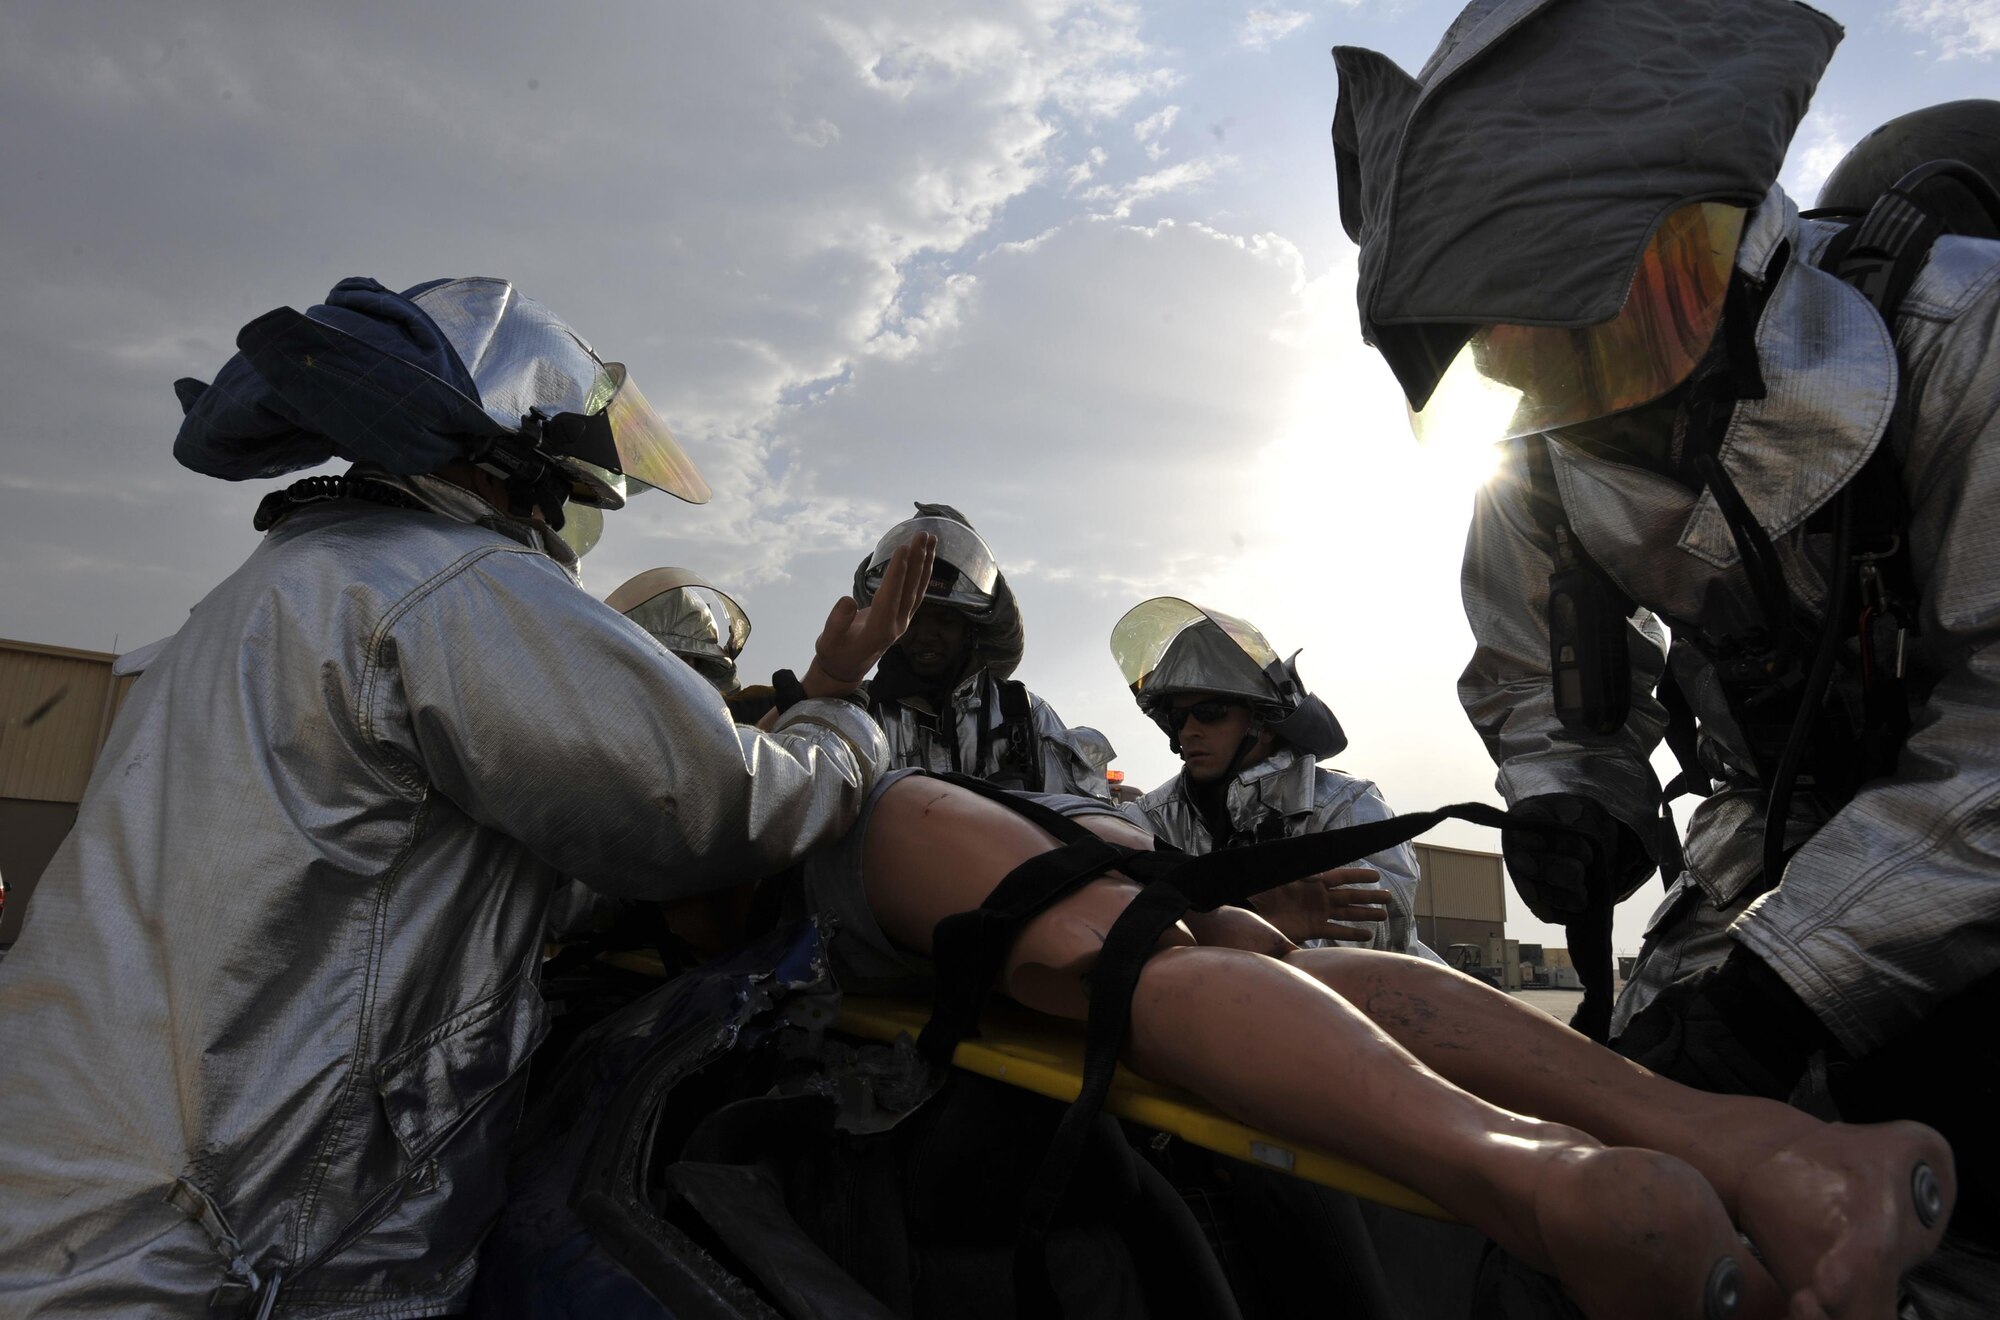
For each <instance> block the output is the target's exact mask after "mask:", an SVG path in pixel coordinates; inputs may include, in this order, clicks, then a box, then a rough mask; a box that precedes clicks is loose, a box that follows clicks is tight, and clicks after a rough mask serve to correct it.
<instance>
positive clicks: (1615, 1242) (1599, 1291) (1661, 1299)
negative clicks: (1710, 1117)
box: [1535, 1146, 1784, 1320]
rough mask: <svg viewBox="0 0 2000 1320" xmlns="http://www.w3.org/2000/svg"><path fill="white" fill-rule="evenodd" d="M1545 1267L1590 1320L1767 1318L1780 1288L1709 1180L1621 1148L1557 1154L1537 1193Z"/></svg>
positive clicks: (1656, 1156)
mask: <svg viewBox="0 0 2000 1320" xmlns="http://www.w3.org/2000/svg"><path fill="white" fill-rule="evenodd" d="M1535 1219H1536V1223H1537V1225H1538V1226H1539V1228H1540V1229H1541V1237H1542V1244H1543V1246H1544V1247H1545V1248H1546V1249H1547V1252H1548V1259H1549V1263H1550V1265H1551V1266H1552V1268H1553V1271H1554V1273H1555V1275H1556V1277H1557V1278H1559V1279H1561V1280H1562V1283H1563V1287H1564V1288H1565V1289H1567V1290H1568V1292H1569V1294H1570V1296H1571V1297H1572V1298H1574V1299H1575V1301H1576V1303H1577V1305H1578V1306H1580V1307H1581V1308H1582V1309H1583V1312H1584V1314H1585V1315H1587V1316H1589V1317H1591V1320H1774V1318H1775V1317H1777V1316H1780V1315H1782V1314H1783V1313H1784V1302H1783V1299H1782V1297H1781V1296H1780V1294H1779V1291H1778V1286H1777V1284H1776V1283H1774V1282H1773V1281H1772V1279H1771V1276H1770V1275H1769V1274H1768V1273H1766V1272H1765V1270H1764V1267H1763V1266H1762V1265H1760V1264H1758V1263H1757V1259H1756V1257H1754V1256H1753V1255H1752V1254H1751V1253H1750V1249H1749V1248H1748V1247H1747V1246H1745V1245H1744V1244H1743V1241H1742V1239H1740V1238H1739V1237H1738V1236H1737V1234H1736V1229H1735V1226H1734V1225H1733V1224H1731V1223H1730V1222H1729V1214H1728V1212H1727V1211H1726V1210H1724V1209H1723V1206H1722V1201H1721V1200H1720V1198H1718V1197H1717V1196H1716V1194H1715V1189H1714V1188H1712V1187H1710V1186H1709V1185H1708V1181H1707V1180H1706V1179H1704V1178H1703V1177H1702V1176H1701V1175H1700V1174H1699V1173H1697V1172H1695V1170H1694V1169H1693V1168H1691V1167H1690V1166H1688V1165H1686V1164H1683V1163H1682V1162H1681V1161H1679V1160H1677V1159H1674V1158H1673V1157H1672V1156H1670V1155H1662V1154H1660V1153H1659V1152H1657V1151H1650V1150H1640V1149H1637V1148H1635V1147H1629V1146H1613V1147H1609V1148H1603V1147H1600V1148H1596V1149H1577V1150H1572V1151H1568V1152H1565V1153H1564V1154H1562V1155H1560V1156H1557V1157H1556V1159H1555V1161H1553V1163H1552V1166H1551V1167H1550V1169H1549V1170H1548V1172H1546V1173H1545V1174H1544V1175H1543V1176H1542V1178H1541V1181H1540V1182H1539V1183H1538V1184H1537V1186H1536V1189H1535Z"/></svg>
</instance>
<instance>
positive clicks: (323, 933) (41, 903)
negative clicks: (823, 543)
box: [0, 477, 884, 1317]
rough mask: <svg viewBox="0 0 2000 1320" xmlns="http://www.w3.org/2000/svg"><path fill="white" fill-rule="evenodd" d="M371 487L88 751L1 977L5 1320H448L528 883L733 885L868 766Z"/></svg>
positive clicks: (520, 1016) (181, 655) (814, 730)
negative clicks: (257, 1312)
mask: <svg viewBox="0 0 2000 1320" xmlns="http://www.w3.org/2000/svg"><path fill="white" fill-rule="evenodd" d="M385 480H386V479H385ZM394 484H397V485H400V486H401V487H402V488H403V489H404V490H405V491H406V492H409V493H413V494H414V495H415V496H416V498H417V499H418V500H419V501H420V502H421V503H423V504H424V505H426V506H428V507H427V508H426V509H416V508H397V507H384V506H383V505H382V504H379V503H365V502H357V501H355V500H352V499H340V500H334V501H331V502H327V503H320V504H316V505H313V506H310V507H305V508H301V509H297V510H295V511H294V512H292V513H290V514H289V515H287V516H286V517H284V518H283V519H282V520H281V521H279V522H278V523H277V525H276V526H275V527H274V528H273V529H272V530H271V531H270V532H269V534H268V535H267V536H266V538H265V540H264V542H263V543H262V544H261V545H260V546H259V548H258V549H257V550H256V551H255V552H254V553H253V554H252V555H251V556H250V558H249V559H248V560H247V561H246V562H245V563H244V565H243V566H242V567H241V568H240V569H238V570H237V571H236V573H234V574H233V575H232V576H231V577H230V578H228V579H227V580H226V581H225V582H223V583H222V584H221V585H220V586H219V587H217V588H216V589H215V590H214V591H213V592H211V593H210V594H209V595H208V596H207V597H206V598H205V599H204V600H203V601H202V602H201V603H200V604H199V605H198V606H197V607H196V609H195V610H194V613H193V616H192V617H191V619H190V620H189V621H188V622H187V624H186V625H185V626H184V627H183V628H182V629H181V631H180V632H179V633H178V634H177V635H176V636H175V637H174V638H173V639H171V641H169V642H168V643H167V644H166V645H165V646H164V647H163V648H162V649H161V650H160V652H159V653H158V654H157V655H156V656H155V657H153V658H152V660H151V662H150V666H149V667H148V668H147V670H146V672H145V674H144V676H143V677H142V678H141V679H140V680H139V682H138V684H137V686H136V687H135V688H134V689H133V691H132V694H131V697H130V699H129V700H128V701H127V702H126V704H125V707H124V708H123V710H122V711H121V712H120V714H119V716H118V719H117V721H116V723H115V725H114V727H113V729H112V732H111V735H110V738H109V741H108V742H107V743H106V745H105V747H104V750H103V752H102V754H101V756H100V757H99V760H98V764H97V769H96V772H95V774H94V775H93V778H92V781H91V785H90V788H89V791H88V792H87V794H86V796H85V798H84V801H83V804H82V806H81V809H80V812H79V815H78V819H77V823H76V827H75V829H74V830H73V832H72V833H71V835H70V837H69V839H68V841H67V842H66V843H65V844H64V845H63V847H62V849H61V851H60V852H59V853H58V854H57V856H56V858H55V860H54V861H53V862H52V863H51V865H50V867H49V870H48V874H47V876H46V877H45V879H44V881H43V883H42V885H41V886H40V888H39V890H38V892H37V893H36V896H35V905H34V909H33V911H32V912H30V913H29V915H28V920H27V925H26V929H25V931H24V933H23V937H22V939H21V941H20V943H19V945H18V947H17V949H16V951H15V952H14V954H13V955H12V956H11V957H10V958H9V959H8V960H7V962H6V964H5V965H4V967H0V1060H4V1064H0V1115H4V1124H0V1129H3V1130H0V1189H4V1191H0V1314H4V1315H6V1316H8V1317H25V1316H30V1315H40V1314H58V1313H59V1314H62V1315H105V1316H111V1315H117V1316H130V1315H136V1314H146V1315H162V1314H175V1315H187V1314H196V1313H206V1311H207V1308H208V1307H209V1306H210V1305H211V1299H214V1301H215V1302H216V1303H219V1304H233V1305H237V1306H239V1307H240V1306H243V1305H244V1304H246V1303H247V1302H248V1301H249V1300H250V1298H251V1297H253V1296H255V1297H256V1298H258V1299H259V1300H262V1301H268V1300H271V1298H270V1295H271V1293H272V1292H274V1291H275V1292H276V1293H277V1297H276V1299H275V1300H276V1313H277V1314H279V1315H284V1316H310V1317H335V1316H340V1317H348V1316H418V1315H434V1314H441V1313H444V1312H447V1311H451V1310H454V1309H457V1308H459V1307H461V1306H462V1305H463V1300H464V1297H465V1294H466V1291H467V1288H468V1286H469V1284H470V1281H471V1278H472V1273H473V1269H474V1260H475V1249H476V1247H477V1246H478V1243H479V1241H480V1238H481V1236H482V1234H483V1233H484V1232H485V1230H486V1227H487V1225H488V1224H489V1223H490V1221H491V1220H492V1218H493V1216H494V1215H495V1213H497V1211H498V1209H499V1207H500V1205H501V1202H502V1198H503V1195H504V1185H503V1180H504V1170H505V1168H506V1147H507V1143H508V1139H509V1136H510V1134H511V1132H512V1130H513V1126H514V1122H515V1118H516V1114H517V1111H518V1108H519V1104H520V1095H521V1090H520V1084H521V1082H522V1080H523V1072H522V1069H523V1065H524V1064H525V1063H526V1061H527V1059H528V1056H529V1053H530V1051H532V1050H533V1048H534V1046H535V1044H536V1042H537V1041H538V1040H540V1039H541V1037H542V1034H543V1032H544V1030H545V1022H544V1008H543V1005H542V1002H541V999H540V997H539V995H538V994H537V986H536V982H537V969H538V961H539V956H540V945H541V936H542V923H543V912H544V907H545V905H546V904H547V902H548V898H549V894H550V891H551V889H552V887H553V886H554V885H555V883H556V881H557V877H558V876H564V875H568V876H579V877H583V878H585V879H587V880H589V881H590V882H591V883H593V884H595V885H598V886H600V887H602V888H604V889H607V890H610V891H613V892H617V893H621V894H628V895H635V896H644V897H648V898H673V897H678V896H682V895H687V894H694V893H700V892H703V891H705V890H710V889H714V888H717V887H719V886H722V885H726V884H729V883H731V882H732V881H736V880H740V879H744V878H748V877H754V876H758V875H762V874H765V873H767V872H770V871H773V870H776V869H779V868H781V867H783V866H785V865H787V864H789V863H790V862H792V861H793V860H794V859H796V858H798V857H799V856H800V855H801V854H802V853H804V852H805V851H806V850H808V849H810V848H812V847H813V846H814V845H816V844H819V843H822V842H825V841H827V840H829V839H832V838H834V837H836V836H837V835H839V834H840V833H841V832H842V830H844V829H845V828H846V827H847V826H848V825H849V824H850V822H852V821H853V819H854V818H855V815H856V813H857V811H858V810H859V808H860V806H861V804H862V802H863V801H864V800H865V798H866V796H867V794H868V791H869V789H870V787H871V785H872V784H873V782H874V779H875V777H876V775H877V774H878V772H879V770H880V767H881V765H882V763H883V760H884V748H883V746H882V742H881V737H880V734H879V733H878V732H877V730H876V728H875V726H874V724H873V722H872V721H871V720H870V719H869V718H868V716H867V714H866V712H864V711H863V710H861V709H860V708H859V707H857V706H855V705H851V704H849V703H846V702H842V701H829V700H809V701H803V702H800V703H798V704H797V705H795V706H793V707H792V708H791V709H790V710H788V711H787V712H786V713H785V715H784V716H783V717H782V718H781V720H780V721H779V726H778V728H777V730H776V732H775V733H774V734H772V735H769V736H766V735H763V734H759V733H757V732H755V731H754V730H751V729H748V728H742V727H738V726H736V725H735V724H733V723H732V722H731V720H730V718H729V716H728V714H727V712H726V711H725V709H724V707H723V703H722V699H721V697H720V696H719V695H718V694H717V693H716V691H715V689H714V688H713V687H712V686H711V685H710V684H709V683H708V682H707V681H705V680H704V679H702V678H701V677H700V676H698V675H697V674H696V673H695V672H694V671H693V670H691V669H689V668H688V667H687V666H686V665H684V664H682V663H681V662H680V661H678V660H676V659H674V658H673V657H672V656H670V655H669V654H668V653H667V652H666V651H665V650H664V649H663V648H662V647H661V646H659V645H658V643H656V642H655V641H654V640H653V639H651V638H649V637H648V636H646V635H645V634H644V633H643V632H642V631H641V630H640V629H638V628H636V627H634V626H632V625H631V624H629V623H628V622H626V621H625V620H623V619H621V618H619V617H618V616H617V615H616V614H615V613H613V612H612V611H611V610H609V609H607V608H606V607H605V606H604V605H603V604H601V603H599V602H598V601H596V600H594V599H592V598H591V597H590V596H589V595H587V594H586V593H585V592H584V591H582V590H581V589H580V588H579V587H578V586H577V584H576V582H575V581H574V580H573V579H572V577H571V576H570V573H569V571H568V567H567V563H566V562H558V560H559V559H566V557H567V556H566V552H565V551H563V550H562V549H561V548H560V547H559V546H558V544H557V543H556V542H555V540H554V538H553V537H551V536H548V535H547V534H546V533H545V532H544V531H543V530H542V529H540V528H539V527H537V526H534V525H531V524H528V523H525V522H522V521H519V520H516V519H513V518H510V517H507V516H505V515H503V514H499V513H497V512H496V511H495V510H494V509H492V508H491V507H490V506H488V505H486V504H485V503H484V502H483V501H480V500H478V499H477V498H476V497H474V496H471V495H470V494H468V493H467V492H465V491H463V490H460V489H458V488H457V487H454V486H450V485H447V484H446V483H443V482H441V481H438V480H436V479H433V478H428V477H406V478H397V479H394ZM552 555H553V556H556V557H555V558H552V557H551V556H552Z"/></svg>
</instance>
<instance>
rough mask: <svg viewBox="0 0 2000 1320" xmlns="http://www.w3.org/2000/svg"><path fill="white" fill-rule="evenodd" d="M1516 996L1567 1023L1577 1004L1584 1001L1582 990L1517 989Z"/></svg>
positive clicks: (1514, 993)
mask: <svg viewBox="0 0 2000 1320" xmlns="http://www.w3.org/2000/svg"><path fill="white" fill-rule="evenodd" d="M1513 995H1514V998H1516V999H1518V1000H1520V1001H1521V1002H1522V1003H1524V1004H1532V1005H1533V1006H1534V1007H1536V1008H1539V1009H1541V1010H1542V1012H1544V1013H1547V1014H1548V1015H1549V1016H1550V1017H1552V1018H1554V1019H1555V1020H1556V1021H1558V1022H1561V1023H1565V1024H1567V1023H1568V1022H1569V1019H1570V1015H1571V1014H1572V1013H1575V1012H1576V1006H1577V1005H1578V1004H1581V1003H1582V1002H1583V991H1581V990H1516V991H1514V992H1513Z"/></svg>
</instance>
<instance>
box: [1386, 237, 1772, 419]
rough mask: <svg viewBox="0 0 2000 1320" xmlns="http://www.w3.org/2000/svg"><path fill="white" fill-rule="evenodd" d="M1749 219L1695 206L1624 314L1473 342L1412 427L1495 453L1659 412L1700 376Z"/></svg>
mask: <svg viewBox="0 0 2000 1320" xmlns="http://www.w3.org/2000/svg"><path fill="white" fill-rule="evenodd" d="M1745 214H1746V213H1745V212H1744V210H1743V208H1741V207H1738V206H1727V205H1724V204H1722V203H1719V202H1696V203H1694V204H1693V205H1690V206H1684V207H1681V208H1680V209H1679V210H1677V211H1674V212H1672V213H1671V214H1669V215H1668V216H1667V218H1666V219H1665V220H1662V221H1661V222H1660V225H1659V227H1658V228H1657V229H1655V230H1654V231H1653V236H1652V238H1650V239H1649V240H1647V243H1646V247H1645V250H1644V251H1643V252H1642V253H1641V254H1640V257H1639V266H1638V270H1637V272H1636V273H1635V274H1634V276H1633V279H1632V287H1631V290H1630V292H1629V293H1627V295H1626V298H1625V305H1624V306H1623V307H1621V308H1620V309H1619V311H1618V314H1617V315H1616V316H1614V317H1612V318H1611V319H1610V320H1608V321H1601V322H1599V323H1598V324H1596V325H1588V326H1582V327H1578V328H1573V329H1563V328H1557V327H1551V326H1531V325H1488V326H1481V327H1480V328H1479V329H1478V330H1476V331H1474V332H1473V334H1472V337H1471V338H1470V339H1469V340H1467V341H1466V344H1465V347H1464V348H1463V349H1461V350H1460V351H1459V353H1458V356H1457V357H1456V358H1454V359H1453V360H1452V363H1451V365H1450V366H1449V367H1448V368H1446V370H1445V373H1444V375H1443V377H1442V378H1440V379H1439V381H1438V385H1437V388H1436V390H1434V391H1432V393H1431V397H1430V398H1429V399H1427V400H1426V401H1425V402H1424V406H1423V407H1422V408H1421V409H1416V410H1412V411H1411V413H1410V425H1411V429H1413V430H1414V431H1415V432H1416V434H1417V439H1418V440H1420V441H1422V442H1424V443H1425V444H1430V443H1433V442H1436V441H1445V442H1449V443H1455V444H1473V443H1492V442H1497V441H1500V440H1508V439H1513V438H1514V437H1516V436H1524V435H1534V434H1537V433H1539V432H1542V431H1552V430H1555V429H1557V428H1558V427H1563V426H1573V425H1575V424H1576V423H1579V422H1588V421H1595V420H1596V419H1598V418H1600V417H1609V416H1611V415H1612V414H1613V413H1620V412H1624V411H1626V410H1627V409H1630V408H1636V407H1639V406H1640V405H1641V404H1645V403H1651V402H1652V401H1653V400H1655V399H1657V398H1659V397H1660V396H1661V395H1663V394H1665V393H1667V391H1669V390H1671V389H1673V388H1674V387H1675V386H1676V385H1679V384H1680V383H1681V382H1682V381H1684V380H1686V379H1687V378H1688V377H1689V376H1690V375H1692V374H1693V372H1694V369H1695V367H1696V366H1697V365H1698V364H1699V363H1700V362H1701V360H1702V357H1703V356H1704V355H1705V354H1706V353H1707V352H1708V347H1709V344H1710V342H1711V341H1713V340H1714V338H1715V332H1716V329H1717V327H1719V326H1720V325H1721V324H1722V308H1723V303H1724V300H1725V299H1726V298H1727V296H1728V293H1729V279H1730V273H1731V271H1732V270H1733V269H1734V267H1735V263H1736V247H1737V243H1738V241H1739V240H1740V239H1741V238H1742V236H1743V221H1744V216H1745Z"/></svg>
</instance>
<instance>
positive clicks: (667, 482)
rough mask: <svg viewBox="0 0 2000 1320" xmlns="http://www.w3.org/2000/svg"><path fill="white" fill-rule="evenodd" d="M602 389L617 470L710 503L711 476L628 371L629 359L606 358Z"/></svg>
mask: <svg viewBox="0 0 2000 1320" xmlns="http://www.w3.org/2000/svg"><path fill="white" fill-rule="evenodd" d="M598 390H600V391H603V392H604V395H605V402H604V404H603V406H602V408H601V409H600V410H599V414H600V415H601V416H602V417H603V418H604V420H605V422H607V423H608V424H609V427H610V432H611V445H612V448H613V449H614V450H615V451H616V453H617V459H618V462H617V470H618V471H619V472H621V473H623V474H624V476H625V478H626V480H627V481H632V482H637V483H638V484H639V485H642V486H650V487H652V488H653V489H654V490H663V491H665V492H667V494H669V495H677V496H679V497H680V498H681V499H684V500H686V501H687V502H688V503H690V504H706V503H708V500H709V495H710V491H709V489H708V482H706V481H704V480H703V479H702V475H701V473H700V472H698V471H696V470H695V466H694V460H693V459H691V458H689V457H688V456H687V453H686V451H685V450H683V449H682V448H681V446H680V442H679V441H677V440H675V439H674V436H673V432H671V431H669V430H668V429H667V424H666V422H664V421H663V420H661V418H660V415H659V414H658V413H657V412H655V411H653V405H652V404H650V403H648V402H647V401H646V396H645V395H644V394H642V393H640V392H639V387H638V385H637V384H636V383H634V382H633V380H632V378H631V377H630V376H628V375H627V374H626V373H625V364H624V363H622V362H607V363H605V364H604V376H603V379H602V380H601V381H600V382H599V384H598ZM594 392H595V391H594Z"/></svg>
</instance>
